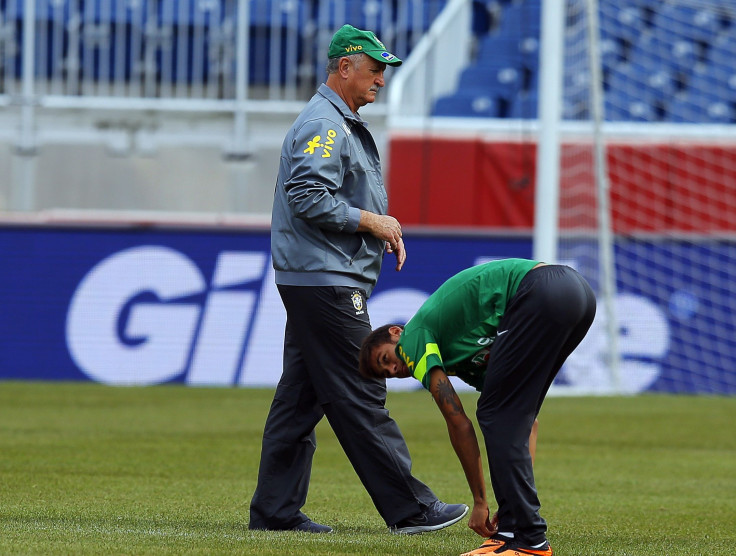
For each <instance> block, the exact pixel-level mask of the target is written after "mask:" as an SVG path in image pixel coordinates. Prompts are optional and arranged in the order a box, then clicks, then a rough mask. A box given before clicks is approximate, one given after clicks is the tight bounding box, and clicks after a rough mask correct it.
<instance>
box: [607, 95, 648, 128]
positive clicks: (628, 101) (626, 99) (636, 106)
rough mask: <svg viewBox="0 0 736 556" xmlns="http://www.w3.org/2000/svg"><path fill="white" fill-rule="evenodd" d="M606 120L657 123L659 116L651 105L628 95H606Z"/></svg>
mask: <svg viewBox="0 0 736 556" xmlns="http://www.w3.org/2000/svg"><path fill="white" fill-rule="evenodd" d="M605 119H606V120H607V121H612V122H615V121H628V122H656V121H659V120H660V117H659V114H658V112H657V110H656V109H655V107H654V106H652V105H651V104H650V103H648V102H646V101H643V100H640V99H638V98H632V97H630V96H628V95H606V99H605Z"/></svg>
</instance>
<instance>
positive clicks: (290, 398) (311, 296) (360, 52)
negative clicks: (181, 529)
mask: <svg viewBox="0 0 736 556" xmlns="http://www.w3.org/2000/svg"><path fill="white" fill-rule="evenodd" d="M387 64H388V65H391V66H398V65H400V64H401V60H400V59H398V58H397V57H396V56H394V55H393V54H391V53H390V52H388V51H387V50H386V48H385V47H384V45H383V44H382V43H381V42H380V41H379V40H378V39H377V38H376V36H375V35H374V34H373V33H372V32H370V31H361V30H359V29H356V28H354V27H352V26H350V25H345V26H344V27H342V28H341V29H340V30H339V31H338V32H337V33H336V34H335V35H334V37H333V39H332V42H331V44H330V47H329V52H328V64H327V74H328V77H327V81H326V83H325V84H323V85H321V86H320V87H319V89H318V91H317V93H316V94H315V95H314V97H312V100H311V101H310V102H309V103H308V104H307V106H306V107H305V109H304V110H303V111H302V113H301V114H300V115H299V116H298V117H297V119H296V121H295V122H294V124H293V125H292V127H291V129H290V130H289V132H288V134H287V136H286V138H285V140H284V143H283V148H282V151H281V163H280V165H279V174H278V179H277V182H276V191H275V195H274V205H273V215H272V224H271V252H272V258H273V266H274V269H275V271H276V284H277V286H278V290H279V293H280V295H281V299H282V301H283V303H284V307H285V308H286V315H287V321H286V333H285V338H284V354H283V372H282V375H281V380H280V381H279V384H278V387H277V389H276V394H275V396H274V400H273V403H272V405H271V409H270V412H269V415H268V418H267V420H266V426H265V430H264V433H263V444H262V451H261V463H260V469H259V473H258V485H257V487H256V491H255V493H254V494H253V499H252V501H251V505H250V524H249V526H250V528H251V529H272V530H284V529H293V530H299V531H306V532H312V533H326V532H331V531H332V528H331V527H329V526H327V525H322V524H319V523H315V522H313V521H312V520H311V519H309V518H308V517H307V516H306V515H305V514H304V513H302V511H301V508H302V506H303V505H304V503H305V501H306V498H307V491H308V488H309V479H310V472H311V466H312V457H313V455H314V451H315V449H316V438H315V433H314V428H315V426H316V425H317V423H318V422H319V421H320V420H321V419H322V417H323V416H327V419H328V421H329V423H330V426H331V427H332V429H333V430H334V431H335V434H336V436H337V438H338V440H339V441H340V444H341V446H342V448H343V450H344V451H345V453H346V455H347V456H348V459H349V460H350V462H351V464H352V465H353V467H354V468H355V471H356V473H357V474H358V477H359V478H360V480H361V482H362V483H363V485H364V487H365V488H366V490H367V491H368V493H369V494H370V496H371V499H372V500H373V503H374V504H375V506H376V509H377V510H378V512H379V513H380V515H381V516H382V518H383V519H384V520H385V522H386V524H387V525H388V526H389V528H390V530H391V531H393V532H396V533H421V532H424V531H433V530H437V529H442V528H443V527H447V526H448V525H452V524H453V523H456V522H457V521H459V520H460V519H462V517H464V516H465V514H466V513H467V511H468V507H467V506H466V505H464V504H452V505H451V504H444V503H443V502H440V501H439V500H438V499H437V496H435V494H434V493H433V492H432V491H431V490H430V489H429V488H428V487H427V486H426V485H424V484H423V483H422V482H420V481H419V480H417V479H416V478H414V477H413V476H412V474H411V458H410V456H409V451H408V449H407V447H406V444H405V442H404V438H403V437H402V435H401V432H400V431H399V428H398V426H397V425H396V423H395V422H394V421H393V419H391V417H389V414H388V411H387V410H386V408H385V401H386V383H385V380H383V379H366V378H363V377H361V376H360V374H359V373H358V353H359V351H360V345H361V342H362V340H363V338H364V337H365V336H366V335H367V334H368V333H370V332H371V324H370V320H369V317H368V312H367V309H366V299H367V298H368V297H369V296H370V294H371V292H372V290H373V287H374V286H375V284H376V281H377V279H378V275H379V272H380V270H381V262H382V259H383V254H384V251H387V252H389V253H393V254H394V255H395V257H396V270H401V267H402V266H403V264H404V261H405V259H406V251H405V250H404V244H403V241H402V238H401V226H400V224H399V222H398V221H397V220H396V219H395V218H393V217H391V216H388V215H386V211H387V208H388V199H387V197H386V189H385V188H384V185H383V179H382V176H381V163H380V160H379V155H378V149H377V148H376V144H375V142H374V141H373V137H372V136H371V134H370V133H369V132H368V129H367V128H366V123H365V122H364V121H363V120H362V119H361V117H360V116H359V115H358V109H359V108H360V107H362V106H365V105H366V104H368V103H370V102H373V101H375V99H376V95H377V94H378V91H379V90H380V88H381V87H383V86H384V70H385V69H386V65H387Z"/></svg>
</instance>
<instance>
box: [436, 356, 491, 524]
mask: <svg viewBox="0 0 736 556" xmlns="http://www.w3.org/2000/svg"><path fill="white" fill-rule="evenodd" d="M429 390H430V392H431V393H432V397H433V398H434V401H435V402H436V403H437V407H439V409H440V411H441V412H442V415H443V416H444V418H445V421H446V422H447V432H448V434H449V435H450V442H451V443H452V447H453V448H454V450H455V453H456V454H457V457H458V459H459V460H460V464H461V465H462V467H463V471H464V472H465V478H466V479H467V481H468V486H469V487H470V492H471V493H472V495H473V511H472V513H471V516H470V520H469V521H468V526H469V527H470V528H471V529H473V530H474V531H475V532H476V533H478V534H479V535H482V536H486V537H489V536H491V535H492V534H493V533H494V529H493V526H492V524H491V521H490V511H489V509H488V502H487V500H486V486H485V481H484V478H483V477H484V474H483V463H482V460H481V456H480V448H479V446H478V439H477V437H476V436H475V429H474V428H473V423H472V422H471V421H470V419H469V418H468V416H467V415H465V410H464V409H463V404H462V402H461V401H460V398H459V397H458V395H457V392H455V388H454V387H453V386H452V383H451V382H450V379H449V378H448V377H447V375H446V374H445V373H444V371H443V370H442V369H441V368H439V367H435V368H433V369H431V370H430V375H429Z"/></svg>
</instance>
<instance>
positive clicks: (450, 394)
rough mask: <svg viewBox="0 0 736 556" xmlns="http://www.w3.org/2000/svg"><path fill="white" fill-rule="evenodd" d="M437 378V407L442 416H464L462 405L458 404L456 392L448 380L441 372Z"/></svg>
mask: <svg viewBox="0 0 736 556" xmlns="http://www.w3.org/2000/svg"><path fill="white" fill-rule="evenodd" d="M437 374H438V375H440V376H438V377H437V380H436V383H435V386H436V388H437V396H436V399H437V405H439V406H440V409H441V410H442V414H443V415H447V414H449V415H460V414H462V415H465V411H463V404H462V403H460V398H458V397H457V392H455V388H454V387H453V386H452V383H451V382H450V379H449V378H448V377H447V375H446V374H445V373H443V372H439V373H437Z"/></svg>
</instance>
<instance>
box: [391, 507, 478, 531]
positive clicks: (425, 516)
mask: <svg viewBox="0 0 736 556" xmlns="http://www.w3.org/2000/svg"><path fill="white" fill-rule="evenodd" d="M467 513H468V507H467V506H466V505H465V504H445V503H444V502H440V501H439V500H436V501H435V502H434V504H432V505H431V506H429V507H428V508H427V509H426V510H424V511H423V512H422V513H420V514H419V515H415V516H414V517H410V518H409V519H404V520H403V521H399V522H398V523H397V524H396V525H394V526H393V527H390V530H391V532H392V533H395V534H398V535H414V534H416V533H425V532H427V531H437V530H439V529H444V528H445V527H449V526H450V525H452V524H453V523H457V522H458V521H460V520H461V519H462V518H464V517H465V515H466V514H467Z"/></svg>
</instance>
